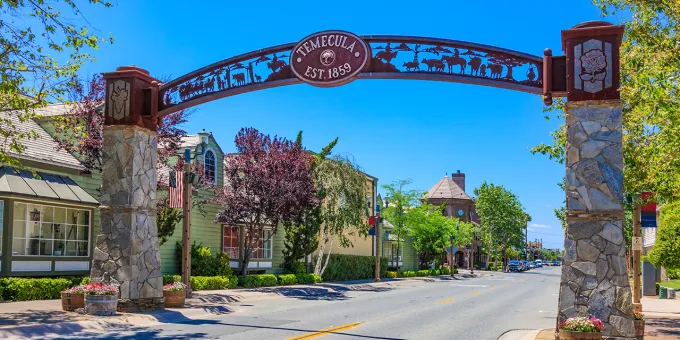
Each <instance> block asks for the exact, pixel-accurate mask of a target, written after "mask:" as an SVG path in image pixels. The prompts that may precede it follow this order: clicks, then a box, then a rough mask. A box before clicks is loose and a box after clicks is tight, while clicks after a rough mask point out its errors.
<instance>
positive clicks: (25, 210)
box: [0, 105, 101, 276]
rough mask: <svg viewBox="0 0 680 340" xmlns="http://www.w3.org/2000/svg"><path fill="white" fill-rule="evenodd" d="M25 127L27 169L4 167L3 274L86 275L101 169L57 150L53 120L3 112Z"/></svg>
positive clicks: (53, 110)
mask: <svg viewBox="0 0 680 340" xmlns="http://www.w3.org/2000/svg"><path fill="white" fill-rule="evenodd" d="M59 112H65V106H64V105H50V106H48V107H46V108H43V109H40V110H39V112H38V113H39V114H41V115H45V116H47V117H49V116H52V115H55V114H59ZM0 115H1V116H2V118H3V119H8V120H9V121H11V122H12V123H13V124H14V125H15V126H16V127H17V129H19V130H20V131H23V132H28V131H35V133H36V135H37V138H35V139H30V140H24V141H22V144H23V145H24V147H25V150H24V151H23V152H22V154H21V155H18V154H14V153H12V152H10V155H11V156H12V157H16V158H17V159H18V160H20V162H21V164H22V165H23V166H24V167H25V168H24V169H19V168H14V167H10V166H7V165H1V166H0V276H56V275H60V276H65V275H87V274H89V271H90V262H91V254H92V250H93V242H92V240H93V237H94V235H96V228H95V227H96V226H98V225H99V210H98V206H99V202H98V201H97V197H98V196H99V192H98V190H99V187H100V186H101V178H100V176H99V174H97V173H94V174H83V171H84V170H85V168H84V167H83V166H82V164H81V163H80V162H79V161H78V160H77V159H76V158H75V157H73V156H72V155H71V154H69V153H68V152H66V151H64V150H59V151H58V150H57V144H56V143H55V142H54V140H53V139H52V137H51V136H50V134H49V133H48V131H50V132H53V131H54V130H53V129H51V127H50V124H49V121H48V120H47V119H46V120H41V121H34V120H29V121H26V122H22V121H20V120H19V119H18V117H17V115H16V114H15V113H12V112H2V113H0Z"/></svg>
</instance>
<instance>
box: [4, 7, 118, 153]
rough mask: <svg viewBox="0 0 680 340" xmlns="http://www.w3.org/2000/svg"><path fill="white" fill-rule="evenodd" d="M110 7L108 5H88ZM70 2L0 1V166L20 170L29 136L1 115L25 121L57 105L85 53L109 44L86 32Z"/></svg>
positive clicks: (31, 134)
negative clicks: (50, 105)
mask: <svg viewBox="0 0 680 340" xmlns="http://www.w3.org/2000/svg"><path fill="white" fill-rule="evenodd" d="M88 2H89V3H90V4H98V5H103V6H105V7H111V3H110V2H106V1H99V0H89V1H88ZM83 3H86V2H85V1H82V2H77V1H75V0H10V1H0V70H1V71H2V72H1V73H0V74H1V77H2V78H0V83H1V84H2V86H0V111H2V112H4V114H3V115H1V116H0V137H2V139H3V145H2V147H0V162H1V163H5V164H11V165H20V164H19V161H18V160H17V158H16V157H11V155H17V154H21V153H22V152H23V151H24V149H25V146H24V144H25V143H24V142H23V141H25V140H30V139H35V138H37V135H36V133H35V132H34V131H21V130H19V129H18V128H17V126H15V125H14V124H13V123H12V120H11V119H10V118H9V117H8V116H7V115H16V116H17V117H18V119H19V120H20V121H22V122H25V121H27V120H29V119H34V118H36V117H37V115H36V112H35V110H36V109H38V108H40V107H44V106H45V105H47V104H48V103H49V101H59V102H63V101H64V97H65V95H66V94H68V92H69V90H70V89H71V88H72V86H73V85H74V82H73V79H74V78H75V77H76V74H77V72H78V70H79V69H80V67H81V66H82V65H83V64H85V63H87V62H90V61H93V60H94V58H93V57H92V56H91V55H90V54H89V53H88V52H89V51H90V50H94V49H97V48H98V47H99V44H101V43H104V42H107V41H109V42H113V38H112V37H111V36H109V37H108V38H107V39H103V38H100V37H99V36H98V35H96V34H93V33H91V32H90V31H89V30H88V28H87V26H86V25H81V24H82V23H83V22H85V23H86V20H85V19H84V18H83V17H82V13H81V11H80V9H79V6H80V5H82V4H83Z"/></svg>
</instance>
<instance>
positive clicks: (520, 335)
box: [498, 329, 542, 340]
mask: <svg viewBox="0 0 680 340" xmlns="http://www.w3.org/2000/svg"><path fill="white" fill-rule="evenodd" d="M541 331H542V329H513V330H509V331H506V332H505V333H503V334H501V336H500V337H499V338H498V340H534V339H536V336H538V334H539V333H540V332H541Z"/></svg>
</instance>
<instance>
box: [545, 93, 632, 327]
mask: <svg viewBox="0 0 680 340" xmlns="http://www.w3.org/2000/svg"><path fill="white" fill-rule="evenodd" d="M566 113H567V145H566V150H567V160H566V162H567V174H566V180H567V188H566V189H567V220H568V221H567V234H566V238H565V241H564V247H565V256H564V259H563V267H562V282H561V285H560V300H559V316H558V319H559V320H558V321H564V320H566V319H567V318H570V317H574V316H589V315H592V316H595V317H597V318H598V319H600V320H602V321H603V322H604V323H605V327H606V329H605V331H604V334H605V335H606V336H607V337H609V338H614V339H627V338H634V335H635V330H634V326H633V321H632V313H633V304H632V302H633V301H632V291H631V288H630V283H629V282H628V272H627V267H626V257H625V253H626V246H625V244H624V239H623V226H622V220H623V218H624V213H623V207H622V204H623V154H622V150H621V102H620V101H618V100H612V101H583V102H567V104H566Z"/></svg>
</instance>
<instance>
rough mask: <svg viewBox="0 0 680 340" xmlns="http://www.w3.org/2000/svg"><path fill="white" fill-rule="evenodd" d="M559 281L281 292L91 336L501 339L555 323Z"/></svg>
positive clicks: (498, 278)
mask: <svg viewBox="0 0 680 340" xmlns="http://www.w3.org/2000/svg"><path fill="white" fill-rule="evenodd" d="M559 280H560V267H544V268H539V269H534V270H531V271H528V272H523V273H496V274H494V275H485V276H483V277H478V278H469V279H462V278H461V279H458V280H450V279H446V278H445V279H440V278H437V279H429V280H422V281H412V280H410V281H407V282H391V283H390V284H389V285H384V286H381V287H374V286H371V285H356V286H345V288H344V289H343V288H341V289H338V290H337V291H335V292H326V291H325V290H323V289H318V288H308V289H305V290H301V289H292V288H291V289H286V290H281V289H282V288H279V290H280V292H281V293H282V294H283V295H284V296H282V297H280V298H273V299H265V300H259V301H249V302H237V303H235V304H234V305H233V306H231V307H230V308H231V309H232V312H231V313H229V314H226V315H221V316H215V317H212V318H208V319H200V320H189V321H186V322H182V323H167V324H163V325H161V326H153V327H149V328H143V329H139V328H137V329H134V330H121V331H116V332H108V333H106V334H98V335H93V337H102V338H110V339H127V338H134V339H144V338H154V339H159V338H160V339H163V338H165V339H195V338H208V339H210V338H212V339H216V338H217V339H230V340H240V339H258V340H259V339H298V340H301V339H312V338H322V339H324V340H340V339H345V340H352V339H463V340H467V339H470V340H484V339H489V340H495V339H498V337H499V336H501V335H502V334H503V333H504V332H506V331H508V330H512V329H536V328H548V327H552V326H554V323H555V316H556V310H557V293H558V287H559ZM319 331H322V332H319ZM323 331H326V333H324V332H323ZM79 338H81V337H79Z"/></svg>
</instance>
